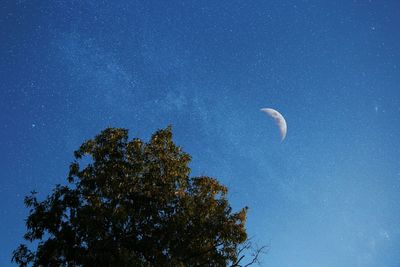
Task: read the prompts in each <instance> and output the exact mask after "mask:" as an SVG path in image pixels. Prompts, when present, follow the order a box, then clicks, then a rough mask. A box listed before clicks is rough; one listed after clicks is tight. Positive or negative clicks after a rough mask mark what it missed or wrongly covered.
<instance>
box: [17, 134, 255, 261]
mask: <svg viewBox="0 0 400 267" xmlns="http://www.w3.org/2000/svg"><path fill="white" fill-rule="evenodd" d="M74 156H75V160H74V162H73V163H71V165H70V171H69V175H68V178H67V180H68V184H67V185H66V186H65V185H57V186H56V187H55V188H54V190H53V192H52V194H51V195H49V196H47V198H46V199H45V200H43V201H38V199H37V197H36V192H32V194H31V195H29V196H27V197H26V198H25V205H26V206H27V207H29V208H30V213H29V216H28V218H27V220H26V226H27V232H26V234H25V235H24V238H25V239H26V240H27V241H29V242H32V244H30V245H29V246H30V247H31V249H32V247H33V250H31V249H29V248H28V246H26V245H25V244H21V245H20V246H19V247H18V248H17V249H16V250H15V251H14V252H13V257H12V260H13V261H14V262H16V263H17V264H18V265H19V266H242V265H241V263H240V262H241V261H242V259H243V257H244V254H243V255H241V253H243V251H244V250H245V249H248V248H249V244H250V243H249V242H248V239H247V235H246V230H245V220H246V211H247V207H246V208H243V209H242V210H240V211H239V212H236V213H234V212H232V208H231V207H230V205H229V203H228V201H227V198H226V194H227V188H226V187H224V186H223V185H221V184H220V183H218V181H217V180H216V179H214V178H210V177H205V176H202V177H194V178H190V177H189V174H190V168H189V167H188V164H189V162H190V156H189V154H187V153H185V152H183V151H182V149H181V148H180V147H179V146H176V145H175V144H174V143H173V141H172V131H171V127H168V128H166V129H163V130H159V131H157V132H155V133H154V134H153V135H152V137H151V140H150V141H149V142H147V143H146V142H143V141H142V140H140V139H133V140H131V141H128V131H127V130H125V129H118V128H108V129H105V130H104V131H102V132H101V133H100V134H99V135H97V136H96V137H95V138H94V139H91V140H88V141H86V142H85V143H83V144H82V145H81V147H80V148H79V149H78V150H77V151H75V153H74ZM85 162H86V163H85ZM261 251H262V249H259V250H256V252H257V253H256V254H253V257H252V259H251V261H250V262H249V264H252V263H255V262H257V260H258V255H259V253H260V252H261Z"/></svg>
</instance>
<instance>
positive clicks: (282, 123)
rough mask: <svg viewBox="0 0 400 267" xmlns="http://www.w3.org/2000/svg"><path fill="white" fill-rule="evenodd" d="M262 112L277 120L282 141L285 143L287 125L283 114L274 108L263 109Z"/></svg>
mask: <svg viewBox="0 0 400 267" xmlns="http://www.w3.org/2000/svg"><path fill="white" fill-rule="evenodd" d="M261 111H262V112H265V113H267V115H268V116H270V117H272V118H273V119H274V120H275V123H276V124H277V125H278V127H279V131H280V134H281V141H283V139H285V137H286V133H287V124H286V120H285V118H284V117H283V116H282V114H281V113H279V112H278V111H276V110H275V109H272V108H262V109H261Z"/></svg>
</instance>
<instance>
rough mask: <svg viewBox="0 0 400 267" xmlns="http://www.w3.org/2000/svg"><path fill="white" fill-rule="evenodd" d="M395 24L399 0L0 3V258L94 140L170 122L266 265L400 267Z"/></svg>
mask: <svg viewBox="0 0 400 267" xmlns="http://www.w3.org/2000/svg"><path fill="white" fill-rule="evenodd" d="M399 27H400V1H398V0H392V1H389V0H388V1H385V0H379V1H378V0H375V1H373V0H370V1H367V0H358V1H356V0H354V1H350V0H347V1H344V0H343V1H313V0H308V1H306V0H304V1H282V0H276V1H263V0H256V1H248V0H246V1H245V0H241V1H239V0H221V1H216V0H212V1H211V0H205V1H194V0H192V1H152V0H146V1H98V0H93V1H27V0H26V1H24V0H19V1H17V0H5V1H1V3H0V151H1V153H0V167H1V173H0V265H1V266H14V265H12V264H11V263H10V260H11V253H12V250H13V249H15V248H16V247H17V245H18V244H19V243H21V242H23V239H22V236H23V234H24V232H25V222H24V219H25V218H26V216H27V215H28V209H26V208H25V207H24V204H23V198H24V196H25V195H26V194H28V193H29V192H30V191H31V190H36V191H38V192H39V198H40V199H42V198H44V197H45V196H46V195H47V194H49V193H50V191H51V189H52V188H53V187H54V185H55V184H57V183H62V184H64V183H65V182H66V176H67V173H68V166H69V163H70V162H71V161H72V160H73V151H74V150H75V149H77V148H78V147H79V145H80V144H81V143H83V141H85V140H87V139H89V138H92V137H94V135H96V134H97V133H99V132H100V131H101V130H102V129H104V128H106V127H110V126H111V127H123V128H127V129H129V130H130V132H129V133H130V137H131V138H134V137H139V138H143V139H145V140H148V139H149V137H150V135H151V134H152V133H153V132H154V131H155V130H157V129H160V128H164V127H166V126H168V125H169V124H172V126H173V131H174V141H175V142H176V143H177V144H178V145H181V146H182V147H183V148H184V150H185V151H186V152H188V153H190V154H191V155H192V158H193V161H192V163H191V167H192V175H193V176H194V175H209V176H212V177H216V178H218V179H219V180H220V181H221V182H222V183H223V184H225V185H226V186H228V188H229V192H230V193H229V199H230V201H231V203H232V206H233V207H234V209H235V210H238V209H239V208H241V207H244V206H249V207H250V210H249V214H248V222H247V229H248V233H249V236H252V237H254V240H255V241H256V242H257V243H259V244H260V245H263V244H266V245H269V246H270V250H269V252H268V253H267V254H266V255H265V256H263V264H262V266H271V267H272V266H273V267H321V266H322V267H338V266H340V267H375V266H377V267H382V266H385V267H398V266H400V253H399V248H400V205H399V203H400V139H399V137H400V30H399ZM268 107H269V108H274V109H276V110H278V111H279V112H280V113H282V115H283V116H284V117H285V119H286V121H287V125H288V132H287V136H286V139H285V140H284V141H283V142H281V140H280V136H279V129H278V127H277V125H276V124H275V123H274V121H273V120H272V119H271V118H269V117H268V116H267V115H266V114H265V113H263V112H261V111H260V109H261V108H268Z"/></svg>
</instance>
